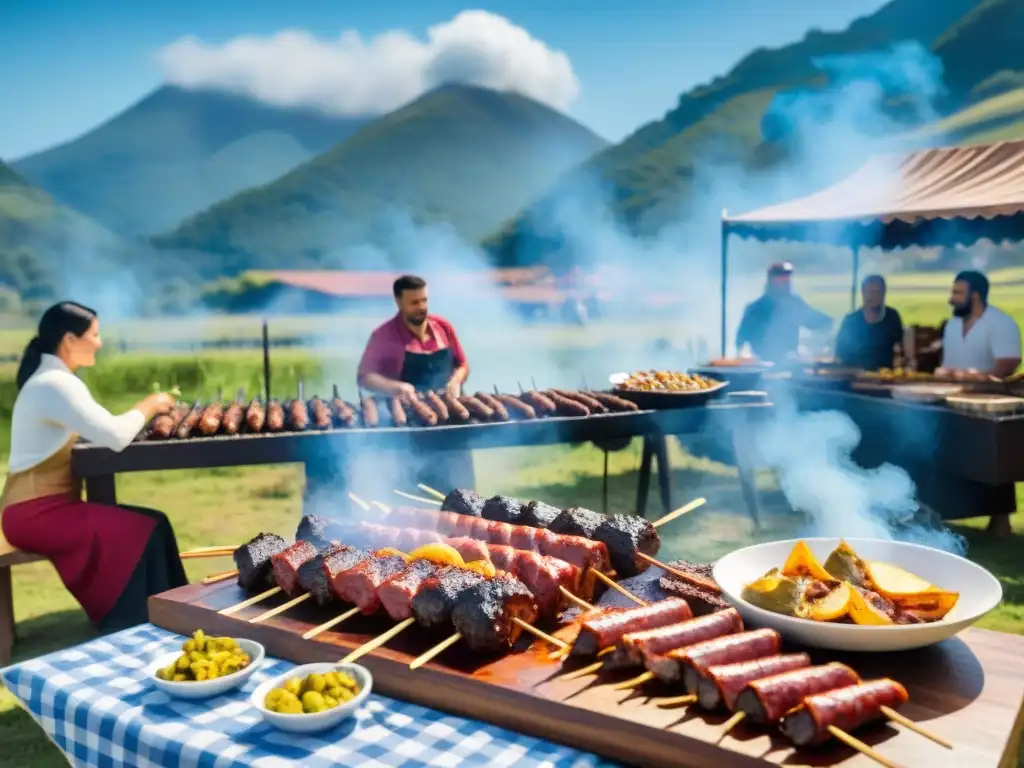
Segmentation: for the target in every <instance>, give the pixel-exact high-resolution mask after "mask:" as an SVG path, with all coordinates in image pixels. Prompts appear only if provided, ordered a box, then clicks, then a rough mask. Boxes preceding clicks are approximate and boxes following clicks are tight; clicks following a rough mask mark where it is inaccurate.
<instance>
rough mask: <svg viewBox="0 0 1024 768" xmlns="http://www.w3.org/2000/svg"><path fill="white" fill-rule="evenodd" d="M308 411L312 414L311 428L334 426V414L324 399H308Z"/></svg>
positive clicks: (320, 428)
mask: <svg viewBox="0 0 1024 768" xmlns="http://www.w3.org/2000/svg"><path fill="white" fill-rule="evenodd" d="M309 412H310V413H311V414H312V416H313V428H314V429H319V430H324V429H330V428H331V427H332V426H334V414H333V413H331V406H329V405H328V404H327V402H326V401H325V400H321V399H320V398H319V397H314V398H313V399H312V400H310V401H309Z"/></svg>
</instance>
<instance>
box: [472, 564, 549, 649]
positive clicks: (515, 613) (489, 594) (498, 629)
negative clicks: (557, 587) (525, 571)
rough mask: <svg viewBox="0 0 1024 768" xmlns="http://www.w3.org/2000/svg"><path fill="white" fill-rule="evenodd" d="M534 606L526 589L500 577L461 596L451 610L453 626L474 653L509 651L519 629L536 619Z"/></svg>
mask: <svg viewBox="0 0 1024 768" xmlns="http://www.w3.org/2000/svg"><path fill="white" fill-rule="evenodd" d="M537 615H538V614H537V605H536V603H535V602H534V599H533V595H532V594H531V593H530V590H529V589H527V587H526V585H525V584H523V582H521V581H520V580H519V579H517V578H516V577H515V576H512V575H510V574H507V573H499V574H498V575H497V576H495V577H494V578H493V579H487V580H485V581H481V582H480V583H479V584H477V585H476V586H474V587H472V588H471V589H469V590H466V591H464V592H462V593H461V594H460V595H459V597H458V599H457V600H456V601H455V607H454V608H452V623H453V624H454V625H455V630H456V631H457V632H458V633H459V634H461V635H462V639H463V641H464V642H465V643H466V645H468V646H469V647H470V648H471V649H472V650H473V651H475V652H477V653H493V652H497V651H502V650H506V649H508V648H510V647H511V646H512V645H514V644H515V642H516V640H517V639H519V635H520V633H521V632H522V629H521V628H520V627H519V625H518V624H517V623H516V622H515V621H514V620H513V619H521V620H522V621H524V622H526V623H527V624H531V623H533V622H534V621H535V620H536V619H537Z"/></svg>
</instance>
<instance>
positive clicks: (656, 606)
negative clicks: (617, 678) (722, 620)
mask: <svg viewBox="0 0 1024 768" xmlns="http://www.w3.org/2000/svg"><path fill="white" fill-rule="evenodd" d="M692 617H693V612H692V611H691V610H690V606H689V605H687V604H686V601H685V600H680V599H678V598H674V597H670V598H668V599H667V600H661V601H659V602H657V603H652V604H651V605H643V606H640V607H638V608H630V609H628V610H612V611H603V612H601V613H600V614H598V615H597V616H592V617H589V618H586V619H584V621H583V622H582V626H581V627H580V633H579V635H577V637H576V642H575V643H574V644H573V646H572V650H571V651H570V655H572V656H596V655H597V654H598V652H600V651H603V650H604V649H605V648H611V647H612V646H614V645H615V644H616V643H617V642H618V641H619V640H620V639H621V638H622V637H623V636H624V635H627V634H632V633H636V632H646V631H649V630H652V629H657V628H658V627H664V626H667V625H670V624H678V623H679V622H681V621H686V620H687V619H690V618H692Z"/></svg>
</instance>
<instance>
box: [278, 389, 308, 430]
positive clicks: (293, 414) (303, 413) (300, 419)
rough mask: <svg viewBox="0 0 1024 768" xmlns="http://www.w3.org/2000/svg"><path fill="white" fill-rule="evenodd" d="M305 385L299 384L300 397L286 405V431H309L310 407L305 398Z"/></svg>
mask: <svg viewBox="0 0 1024 768" xmlns="http://www.w3.org/2000/svg"><path fill="white" fill-rule="evenodd" d="M303 389H304V387H303V384H302V382H301V381H300V382H299V384H298V390H299V391H298V397H296V398H295V399H294V400H289V401H288V402H287V403H285V405H284V413H285V429H287V430H289V431H291V432H305V431H306V430H307V429H309V407H308V406H307V404H306V398H305V397H303Z"/></svg>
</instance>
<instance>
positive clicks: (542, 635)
mask: <svg viewBox="0 0 1024 768" xmlns="http://www.w3.org/2000/svg"><path fill="white" fill-rule="evenodd" d="M512 622H513V623H514V624H515V625H516V626H518V627H519V628H520V629H522V630H523V631H524V632H529V633H530V634H531V635H533V636H534V637H536V638H539V639H541V640H543V641H544V642H546V643H550V644H551V645H553V646H555V647H556V648H568V647H569V644H568V643H567V642H565V640H559V639H558V638H557V637H552V636H551V635H549V634H548V633H547V632H542V631H541V630H539V629H537V628H536V627H535V626H533V624H527V623H526V622H525V621H523V620H522V619H520V618H519V617H518V616H513V617H512Z"/></svg>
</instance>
